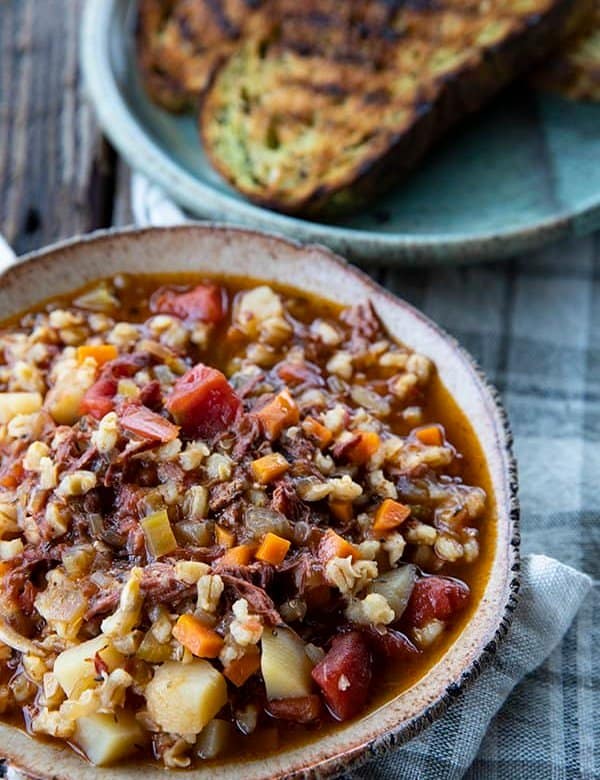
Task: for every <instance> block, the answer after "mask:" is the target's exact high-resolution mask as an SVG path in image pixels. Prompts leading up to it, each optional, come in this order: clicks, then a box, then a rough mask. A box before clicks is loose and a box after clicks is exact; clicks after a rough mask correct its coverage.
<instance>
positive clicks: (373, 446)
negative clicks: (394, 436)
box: [347, 431, 380, 466]
mask: <svg viewBox="0 0 600 780" xmlns="http://www.w3.org/2000/svg"><path fill="white" fill-rule="evenodd" d="M356 433H357V434H358V435H359V437H360V438H359V440H358V441H357V442H356V444H353V445H352V447H350V448H349V449H348V450H347V457H348V460H350V461H351V462H352V463H356V465H358V466H360V465H362V464H363V463H366V462H367V461H368V460H369V458H370V457H371V456H372V455H374V454H375V452H377V450H378V449H379V444H380V439H379V436H378V434H376V433H375V432H374V431H356Z"/></svg>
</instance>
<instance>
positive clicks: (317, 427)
mask: <svg viewBox="0 0 600 780" xmlns="http://www.w3.org/2000/svg"><path fill="white" fill-rule="evenodd" d="M302 430H303V431H304V432H305V433H306V434H307V435H308V436H310V437H311V438H312V439H314V440H315V441H316V442H317V444H318V445H319V447H320V448H321V449H322V450H323V449H325V447H327V445H328V444H330V443H331V440H332V438H333V434H332V433H331V431H330V430H329V428H326V427H325V426H324V425H322V424H321V423H320V422H319V421H318V420H315V418H314V417H307V418H306V419H305V420H304V421H303V423H302Z"/></svg>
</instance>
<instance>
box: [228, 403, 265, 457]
mask: <svg viewBox="0 0 600 780" xmlns="http://www.w3.org/2000/svg"><path fill="white" fill-rule="evenodd" d="M260 439H261V431H260V423H259V421H258V420H257V419H256V417H254V415H251V414H244V415H243V416H242V417H241V419H240V424H239V428H238V430H237V431H236V439H235V445H234V447H233V452H232V453H231V456H232V458H233V460H235V461H236V462H238V463H239V461H241V459H242V458H243V457H244V456H245V455H247V454H248V453H249V452H250V450H251V449H252V448H253V446H254V445H255V443H256V442H257V441H259V440H260Z"/></svg>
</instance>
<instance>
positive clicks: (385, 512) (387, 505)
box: [373, 498, 410, 531]
mask: <svg viewBox="0 0 600 780" xmlns="http://www.w3.org/2000/svg"><path fill="white" fill-rule="evenodd" d="M409 516H410V507H409V506H406V505H405V504H401V503H400V502H399V501H394V500H393V499H392V498H386V499H385V501H382V503H381V504H379V506H378V507H377V512H376V513H375V521H374V522H373V530H374V531H393V530H394V528H398V526H400V525H402V523H403V522H404V521H405V520H406V519H407V518H408V517H409Z"/></svg>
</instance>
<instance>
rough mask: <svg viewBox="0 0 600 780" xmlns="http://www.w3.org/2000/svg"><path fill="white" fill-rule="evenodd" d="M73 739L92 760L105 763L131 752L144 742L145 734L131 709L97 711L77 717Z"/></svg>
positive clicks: (97, 763) (100, 763)
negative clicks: (106, 712) (111, 711)
mask: <svg viewBox="0 0 600 780" xmlns="http://www.w3.org/2000/svg"><path fill="white" fill-rule="evenodd" d="M74 739H75V742H76V743H77V745H78V746H79V747H80V748H81V749H82V750H83V752H84V753H85V754H86V756H87V757H88V758H89V760H90V761H91V762H92V764H95V765H96V766H106V765H107V764H113V763H114V762H115V761H119V760H120V759H122V758H125V756H128V755H129V754H130V753H133V751H134V750H136V748H138V747H140V746H142V745H143V744H144V742H146V735H145V733H144V730H143V729H142V727H141V726H140V724H139V723H138V722H137V720H136V719H135V717H134V716H133V714H132V713H130V712H125V711H117V712H116V713H115V714H114V715H109V714H101V713H98V712H97V713H95V714H94V715H87V716H85V717H82V718H78V719H77V725H76V727H75V735H74Z"/></svg>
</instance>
